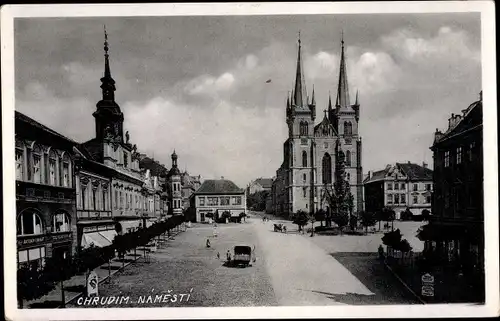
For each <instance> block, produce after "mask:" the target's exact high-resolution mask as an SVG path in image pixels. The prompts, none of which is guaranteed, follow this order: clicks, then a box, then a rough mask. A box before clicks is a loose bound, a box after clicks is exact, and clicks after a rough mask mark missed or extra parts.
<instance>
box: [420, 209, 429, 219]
mask: <svg viewBox="0 0 500 321" xmlns="http://www.w3.org/2000/svg"><path fill="white" fill-rule="evenodd" d="M430 216H431V212H430V211H429V210H428V209H424V210H422V219H423V220H424V221H429V218H430Z"/></svg>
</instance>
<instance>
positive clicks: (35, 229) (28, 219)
mask: <svg viewBox="0 0 500 321" xmlns="http://www.w3.org/2000/svg"><path fill="white" fill-rule="evenodd" d="M42 233H43V224H42V219H41V217H40V215H39V213H38V212H37V211H35V210H32V209H28V210H25V211H23V212H22V213H21V214H20V215H19V216H18V218H17V235H35V234H42Z"/></svg>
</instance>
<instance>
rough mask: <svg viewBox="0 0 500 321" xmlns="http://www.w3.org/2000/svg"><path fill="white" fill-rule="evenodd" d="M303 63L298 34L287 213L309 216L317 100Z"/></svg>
mask: <svg viewBox="0 0 500 321" xmlns="http://www.w3.org/2000/svg"><path fill="white" fill-rule="evenodd" d="M302 60H303V58H302V45H301V40H300V34H299V40H298V53H297V67H296V72H295V86H294V89H293V90H292V95H291V97H290V98H288V97H287V125H288V140H287V141H286V142H285V158H286V160H285V163H286V165H287V166H286V170H287V172H288V175H287V182H286V186H287V188H288V191H287V199H288V213H296V212H297V211H298V210H303V211H305V212H307V213H309V212H311V211H313V210H314V205H313V204H314V201H313V197H314V195H313V189H314V188H313V185H314V176H315V175H314V168H315V166H314V162H315V159H314V153H313V148H314V121H315V119H316V100H315V97H314V89H313V92H312V97H311V100H310V101H309V97H308V95H307V90H306V82H305V75H304V69H303V61H302Z"/></svg>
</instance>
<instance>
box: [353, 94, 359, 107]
mask: <svg viewBox="0 0 500 321" xmlns="http://www.w3.org/2000/svg"><path fill="white" fill-rule="evenodd" d="M358 94H359V91H358V90H356V101H355V102H354V105H355V106H359V99H358Z"/></svg>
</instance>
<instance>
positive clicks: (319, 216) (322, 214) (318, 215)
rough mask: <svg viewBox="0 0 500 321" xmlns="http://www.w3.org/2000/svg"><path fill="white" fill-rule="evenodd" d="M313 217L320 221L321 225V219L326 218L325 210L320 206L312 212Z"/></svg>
mask: <svg viewBox="0 0 500 321" xmlns="http://www.w3.org/2000/svg"><path fill="white" fill-rule="evenodd" d="M314 219H315V220H316V221H319V222H320V223H321V226H323V221H324V220H326V211H325V210H324V209H322V208H320V209H319V210H317V211H316V213H315V214H314Z"/></svg>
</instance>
